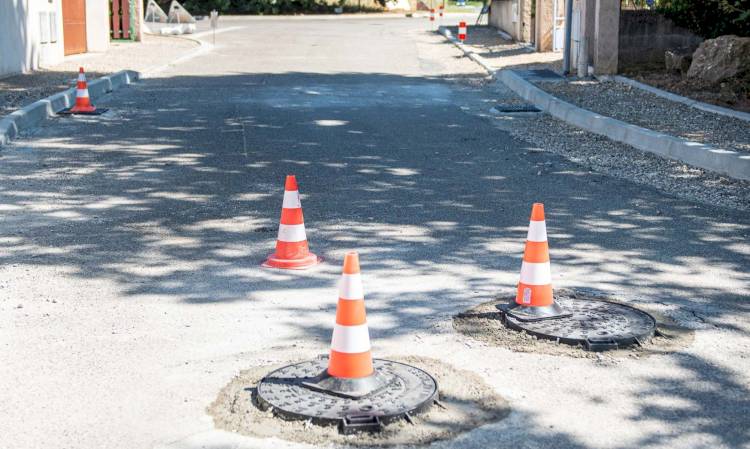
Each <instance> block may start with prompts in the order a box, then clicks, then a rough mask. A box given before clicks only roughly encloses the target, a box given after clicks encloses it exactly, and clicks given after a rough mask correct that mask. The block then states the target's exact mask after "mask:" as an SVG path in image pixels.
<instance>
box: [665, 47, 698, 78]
mask: <svg viewBox="0 0 750 449" xmlns="http://www.w3.org/2000/svg"><path fill="white" fill-rule="evenodd" d="M692 61H693V54H692V52H690V51H689V50H687V49H679V50H667V51H665V52H664V65H665V66H666V69H667V72H669V73H680V74H684V73H686V72H687V71H688V69H690V63H691V62H692Z"/></svg>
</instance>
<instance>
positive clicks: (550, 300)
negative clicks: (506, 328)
mask: <svg viewBox="0 0 750 449" xmlns="http://www.w3.org/2000/svg"><path fill="white" fill-rule="evenodd" d="M508 314H510V315H512V316H513V317H514V318H518V319H519V320H522V321H537V320H543V319H548V318H561V317H563V316H570V314H569V313H566V312H565V311H564V310H563V309H562V308H560V306H559V305H557V304H555V300H554V297H553V295H552V272H551V269H550V259H549V246H548V244H547V225H546V222H545V220H544V205H543V204H542V203H534V205H533V206H532V208H531V220H530V221H529V232H528V235H527V237H526V248H525V249H524V252H523V262H522V263H521V279H520V281H519V283H518V291H517V292H516V304H515V306H514V307H512V308H511V309H509V310H508Z"/></svg>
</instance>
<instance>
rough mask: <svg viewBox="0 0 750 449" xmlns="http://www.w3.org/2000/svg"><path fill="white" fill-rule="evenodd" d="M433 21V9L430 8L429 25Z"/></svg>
mask: <svg viewBox="0 0 750 449" xmlns="http://www.w3.org/2000/svg"><path fill="white" fill-rule="evenodd" d="M434 21H435V8H430V23H432V22H434Z"/></svg>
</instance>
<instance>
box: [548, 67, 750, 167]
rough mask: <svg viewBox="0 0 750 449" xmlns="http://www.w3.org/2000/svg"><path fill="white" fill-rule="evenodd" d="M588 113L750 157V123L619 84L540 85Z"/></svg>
mask: <svg viewBox="0 0 750 449" xmlns="http://www.w3.org/2000/svg"><path fill="white" fill-rule="evenodd" d="M536 84H537V85H538V86H539V87H541V88H542V89H544V90H545V91H547V92H549V93H550V94H552V95H554V96H556V97H558V98H560V99H562V100H565V101H567V102H570V103H573V104H575V105H577V106H580V107H582V108H584V109H588V110H590V111H593V112H596V113H598V114H602V115H606V116H609V117H612V118H615V119H618V120H622V121H624V122H627V123H631V124H633V125H637V126H641V127H643V128H647V129H651V130H654V131H659V132H662V133H665V134H669V135H672V136H677V137H681V138H683V139H687V140H691V141H693V142H700V143H704V144H707V145H711V146H713V147H716V148H719V149H723V150H733V151H741V152H745V153H750V123H748V122H746V121H744V120H740V119H736V118H732V117H727V116H723V115H718V114H712V113H710V112H705V111H701V110H699V109H695V108H692V107H690V106H688V105H685V104H682V103H677V102H674V101H670V100H667V99H666V98H661V97H658V96H656V95H654V94H652V93H650V92H646V91H644V90H642V89H638V88H636V87H632V86H630V85H627V84H623V83H619V82H616V81H606V82H598V81H573V82H567V83H559V82H557V83H555V82H553V83H550V82H539V83H536Z"/></svg>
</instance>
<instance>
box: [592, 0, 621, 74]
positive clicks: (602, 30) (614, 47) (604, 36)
mask: <svg viewBox="0 0 750 449" xmlns="http://www.w3.org/2000/svg"><path fill="white" fill-rule="evenodd" d="M595 15H596V17H595V19H594V35H595V37H594V73H596V74H597V75H614V74H616V73H617V60H618V56H619V55H618V51H619V45H620V43H619V40H620V0H596V12H595Z"/></svg>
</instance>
